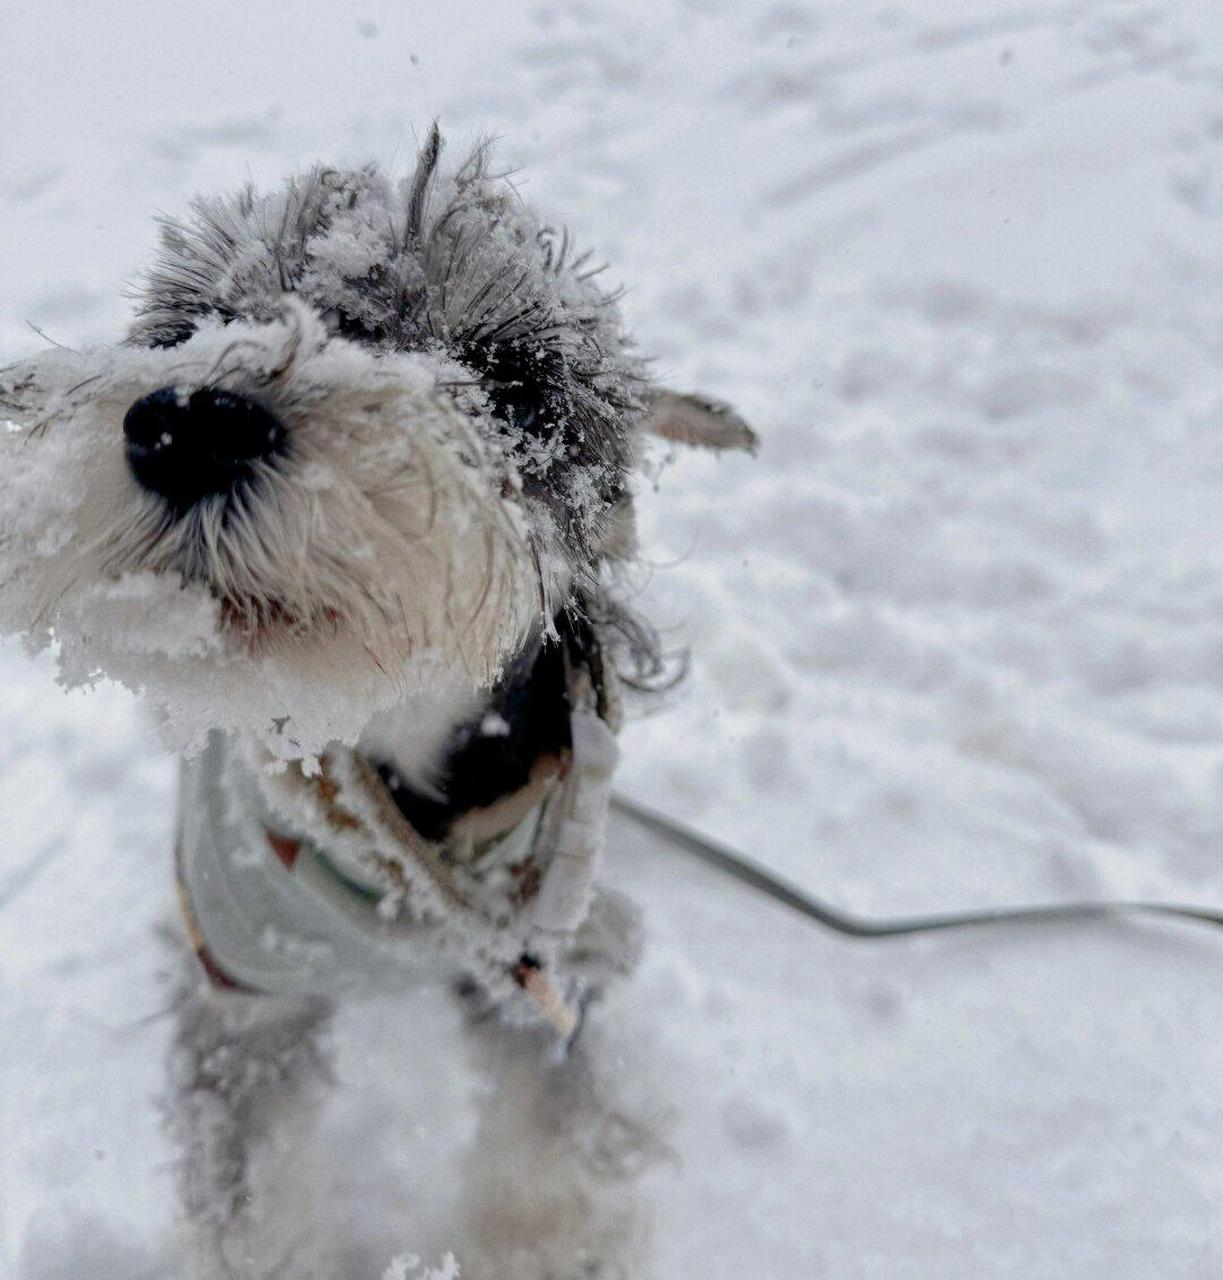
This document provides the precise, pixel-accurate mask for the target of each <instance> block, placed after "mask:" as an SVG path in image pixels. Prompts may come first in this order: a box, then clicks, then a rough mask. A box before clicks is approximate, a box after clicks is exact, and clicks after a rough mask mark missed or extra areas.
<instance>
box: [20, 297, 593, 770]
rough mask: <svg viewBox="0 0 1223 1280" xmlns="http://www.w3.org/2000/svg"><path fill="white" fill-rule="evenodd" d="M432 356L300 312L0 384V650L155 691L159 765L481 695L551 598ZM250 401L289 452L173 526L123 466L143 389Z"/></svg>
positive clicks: (556, 577)
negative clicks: (196, 390) (274, 421)
mask: <svg viewBox="0 0 1223 1280" xmlns="http://www.w3.org/2000/svg"><path fill="white" fill-rule="evenodd" d="M462 378H463V371H462V370H461V369H460V368H459V367H457V366H454V365H452V364H449V363H448V362H447V361H445V360H444V359H443V358H440V357H435V356H432V355H423V354H408V355H390V356H374V355H372V354H370V353H369V352H367V351H364V350H362V349H360V348H358V347H355V346H353V345H352V344H349V343H346V342H343V341H339V340H335V339H328V337H327V335H326V333H325V331H324V330H323V328H322V326H321V324H320V323H319V322H318V321H317V319H315V318H314V317H313V316H312V315H311V314H310V313H309V312H308V311H306V309H305V308H303V307H301V306H300V305H291V306H290V308H289V309H288V310H287V312H286V314H285V316H284V317H283V318H282V319H281V320H279V321H276V322H273V323H269V324H263V325H241V324H233V325H231V326H228V327H227V328H224V329H220V328H214V329H211V330H205V331H203V332H201V333H200V334H198V335H197V336H195V337H193V338H192V339H191V340H190V341H189V342H187V343H186V344H184V345H183V346H181V347H177V348H174V349H172V350H146V349H139V348H131V347H127V348H118V349H113V350H106V351H102V352H96V353H86V354H84V355H79V354H76V353H71V352H66V351H57V352H54V353H51V354H49V355H48V356H46V357H41V358H39V359H38V360H36V361H33V362H30V363H28V364H26V365H23V366H19V367H17V368H16V369H14V370H10V371H9V372H8V374H7V375H5V376H4V379H3V382H2V383H0V413H4V414H5V415H7V416H9V417H11V419H12V421H11V422H10V423H9V424H7V427H6V429H5V430H3V431H2V432H0V467H2V468H3V470H2V471H0V476H2V483H3V495H2V501H0V630H5V631H9V632H20V633H23V634H25V635H27V636H28V637H30V638H31V640H32V641H33V642H34V643H35V645H38V644H41V643H46V642H47V641H48V640H50V639H51V638H54V639H55V640H57V641H58V642H59V649H60V664H61V674H62V678H63V679H64V680H65V682H67V683H82V682H85V681H88V680H90V679H93V678H94V677H96V676H97V675H98V674H103V675H107V676H110V677H112V678H115V679H118V680H120V681H122V682H123V683H125V684H128V685H129V686H131V687H134V688H137V689H139V690H141V691H142V692H145V693H147V694H148V695H149V697H150V700H151V702H152V703H153V705H154V707H155V709H156V710H157V711H158V712H159V714H160V718H161V720H162V721H163V723H164V726H165V728H166V731H167V734H168V736H169V739H170V742H171V744H172V745H174V746H176V747H178V748H180V749H187V750H190V749H192V748H193V747H196V746H198V745H199V744H200V743H202V741H203V739H204V737H205V736H206V734H207V732H208V730H210V729H213V728H221V729H234V730H253V731H255V732H257V733H259V734H260V735H261V736H262V737H264V739H265V740H266V741H267V742H268V744H269V745H270V746H271V747H272V748H273V750H274V751H275V752H276V753H277V754H280V755H282V756H286V757H294V756H299V755H310V754H313V753H316V752H317V751H319V750H320V749H321V748H322V747H323V746H324V745H325V744H326V743H327V742H329V741H332V740H341V741H347V742H352V741H354V740H355V738H356V736H357V734H358V733H359V732H360V730H361V728H362V726H363V725H364V724H365V723H366V722H367V721H368V720H369V719H370V718H371V716H373V715H374V714H375V713H377V712H378V711H380V710H383V709H385V708H387V707H388V706H391V705H393V704H394V703H395V702H396V701H398V700H399V699H400V698H401V697H403V696H404V694H405V693H409V692H411V690H413V689H416V688H421V687H426V686H428V685H429V684H430V683H431V682H435V681H437V680H438V679H440V678H445V679H446V680H447V681H449V682H451V683H453V681H454V679H455V678H456V677H455V673H456V672H457V673H461V677H462V678H463V679H464V680H465V681H466V682H468V683H469V684H470V685H471V686H472V687H473V688H479V687H483V686H485V685H488V684H489V683H490V682H491V681H492V680H493V679H494V678H495V677H496V675H497V673H498V671H499V670H500V668H501V666H502V665H503V663H504V661H505V660H506V659H507V658H508V657H509V656H510V655H511V654H512V653H513V652H515V651H516V650H517V648H518V647H519V646H520V645H521V644H522V642H523V640H524V639H525V637H526V635H527V634H528V633H529V632H530V631H531V629H532V628H533V627H535V626H537V625H539V624H540V622H541V620H544V619H547V618H548V617H550V616H551V614H552V612H553V610H554V609H555V608H556V607H557V605H558V604H559V602H560V601H561V599H562V598H563V595H564V593H565V591H566V590H567V588H568V575H569V566H568V565H567V564H566V563H565V562H564V558H563V556H560V555H557V554H550V552H549V548H550V547H551V546H553V545H555V543H556V539H555V536H554V534H553V533H552V531H551V530H550V529H549V527H548V521H547V518H546V516H543V515H542V514H541V512H540V511H539V510H538V509H536V508H534V507H532V506H530V505H529V504H527V503H526V502H525V501H524V500H523V498H522V496H521V492H520V488H519V486H518V485H517V478H516V475H515V473H514V471H513V468H512V466H511V465H510V464H509V462H508V461H507V460H506V458H505V457H504V456H502V454H501V453H500V452H499V451H498V450H497V449H496V448H495V447H493V446H492V445H491V444H490V441H491V440H492V439H493V436H494V433H493V432H492V431H491V430H490V431H487V432H484V431H481V430H480V429H479V423H478V421H477V417H478V408H477V409H476V410H474V411H473V410H472V408H471V406H470V405H467V406H464V407H463V408H460V406H459V405H458V404H457V403H456V402H455V399H454V397H453V396H452V394H451V393H450V391H449V390H448V389H447V385H446V384H447V383H448V382H455V383H457V382H461V381H462ZM165 385H175V386H179V387H184V386H186V387H192V386H199V385H212V386H217V385H219V386H223V387H225V388H227V389H229V390H232V391H235V392H237V393H239V394H246V395H256V396H258V398H259V399H260V401H261V402H262V403H263V404H265V405H266V406H267V407H268V408H269V409H270V410H271V411H272V412H273V413H274V414H275V415H276V417H277V418H278V419H279V420H280V421H281V422H282V423H283V424H284V425H285V427H286V429H287V432H288V441H289V445H288V449H287V451H286V453H285V456H283V457H282V458H278V459H276V460H274V461H269V462H261V463H259V464H257V466H256V468H255V470H254V472H253V473H252V475H251V476H250V478H249V481H248V483H247V484H246V485H245V487H244V488H243V489H241V490H239V491H238V492H236V493H235V494H234V495H233V496H232V497H221V496H216V497H212V498H206V499H204V500H203V501H202V502H201V503H199V504H198V505H197V506H195V507H194V508H192V509H191V510H189V511H187V512H186V513H183V514H178V515H176V514H174V513H173V512H172V511H170V510H169V509H168V508H167V507H166V505H165V504H164V503H163V501H162V500H161V499H160V498H158V497H157V496H155V495H153V494H150V493H147V492H145V491H144V490H142V489H141V488H140V487H139V485H138V484H137V483H136V481H135V480H134V479H133V477H132V475H131V473H130V471H129V469H128V466H127V463H126V460H125V456H124V438H123V432H122V422H123V416H124V413H125V412H126V410H127V408H128V407H129V406H130V405H131V404H132V403H133V402H134V401H136V400H137V399H139V398H140V397H141V396H143V395H146V394H147V393H148V392H149V391H151V390H152V389H154V388H156V387H160V386H165Z"/></svg>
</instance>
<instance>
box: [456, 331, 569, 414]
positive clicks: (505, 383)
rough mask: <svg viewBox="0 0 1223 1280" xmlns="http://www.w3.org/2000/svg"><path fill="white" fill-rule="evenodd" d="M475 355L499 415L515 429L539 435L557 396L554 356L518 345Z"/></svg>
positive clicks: (475, 360)
mask: <svg viewBox="0 0 1223 1280" xmlns="http://www.w3.org/2000/svg"><path fill="white" fill-rule="evenodd" d="M473 356H474V359H473V363H476V364H477V366H478V367H479V368H480V371H481V373H482V374H483V379H482V381H483V383H484V389H485V391H487V392H488V398H489V401H490V403H491V404H492V409H493V412H494V413H495V414H496V415H497V417H498V418H500V419H501V421H502V422H504V423H505V424H506V426H508V427H510V428H511V429H512V430H514V431H517V432H522V433H523V434H526V435H539V434H540V433H541V432H542V431H543V429H544V428H545V427H546V426H547V425H548V419H549V417H550V415H549V409H550V407H551V405H552V402H553V401H554V400H555V398H556V392H555V390H554V385H555V382H556V376H555V375H556V370H555V369H554V368H553V359H554V358H553V357H551V356H550V355H549V353H547V352H545V351H537V350H530V349H526V348H523V347H518V346H503V347H498V348H496V349H494V350H493V351H491V352H482V353H479V354H478V355H476V354H475V353H473Z"/></svg>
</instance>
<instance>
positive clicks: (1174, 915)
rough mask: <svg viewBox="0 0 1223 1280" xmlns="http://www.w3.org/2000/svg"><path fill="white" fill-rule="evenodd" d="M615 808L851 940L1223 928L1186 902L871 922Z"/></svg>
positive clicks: (1072, 905) (642, 811)
mask: <svg viewBox="0 0 1223 1280" xmlns="http://www.w3.org/2000/svg"><path fill="white" fill-rule="evenodd" d="M611 803H612V808H613V809H615V810H617V811H618V812H619V813H622V814H624V816H625V817H627V818H629V819H630V820H631V821H633V822H635V823H636V824H637V825H638V826H639V827H641V828H643V829H644V830H646V831H650V832H652V833H653V834H654V835H656V836H660V837H661V838H662V839H663V841H664V843H665V844H666V845H667V846H668V847H669V848H671V849H675V850H678V851H679V852H681V853H686V854H689V855H690V856H691V857H694V858H697V859H698V860H700V861H701V862H704V863H705V864H706V865H707V866H711V867H714V868H715V869H716V870H718V871H721V872H723V873H724V874H725V875H728V876H730V877H731V878H732V879H734V880H737V881H738V882H739V883H740V884H743V885H746V886H747V887H748V888H749V889H754V890H755V891H756V892H757V893H761V894H763V895H764V896H765V897H767V898H771V899H773V901H774V902H779V903H781V904H782V906H785V907H789V908H790V909H791V910H793V911H797V912H798V913H799V914H800V915H802V916H805V917H806V918H807V919H809V920H814V921H815V922H816V923H817V924H821V925H823V926H824V927H825V928H826V929H831V930H832V931H833V932H834V933H839V934H842V935H843V936H845V937H847V938H867V939H872V938H901V937H905V936H907V935H910V934H916V933H938V932H942V931H945V930H948V929H976V928H981V927H984V926H987V925H1026V924H1087V923H1091V922H1096V921H1101V920H1133V919H1135V918H1141V917H1147V918H1162V919H1174V920H1188V921H1192V922H1194V923H1196V924H1209V925H1215V926H1223V908H1220V909H1219V910H1211V909H1210V908H1207V907H1195V906H1182V905H1179V904H1177V903H1170V902H1130V901H1117V902H1108V901H1103V902H1065V903H1056V904H1053V905H1050V906H1040V907H998V908H992V909H989V910H985V911H965V912H948V913H946V914H939V915H929V916H902V917H899V918H897V919H894V920H871V919H866V918H864V917H862V916H856V915H853V914H851V913H850V912H848V911H842V910H840V909H838V908H836V907H832V906H829V905H828V904H827V903H826V902H822V901H820V900H819V899H818V898H815V897H812V896H811V895H810V894H808V893H806V892H805V891H804V890H802V889H800V888H798V887H797V886H796V885H793V884H790V883H789V882H787V881H786V880H784V879H783V878H782V877H780V876H777V875H774V874H773V872H771V871H769V870H767V869H766V868H765V867H763V866H761V864H760V863H758V862H755V861H753V860H752V859H750V858H747V857H744V855H743V854H741V853H737V852H735V851H734V850H733V849H728V848H727V847H726V846H725V845H720V844H717V843H715V842H714V841H712V840H708V839H706V838H705V837H704V836H702V835H699V834H698V833H697V832H696V831H694V830H692V829H691V828H690V827H686V826H684V825H683V824H682V823H679V822H676V821H675V820H674V819H673V818H669V817H667V816H666V815H665V814H662V813H659V812H658V810H656V809H651V808H649V807H648V806H646V805H643V804H639V803H638V802H637V801H636V800H630V799H628V798H627V797H626V796H623V795H620V794H616V795H614V796H613V797H612V802H611Z"/></svg>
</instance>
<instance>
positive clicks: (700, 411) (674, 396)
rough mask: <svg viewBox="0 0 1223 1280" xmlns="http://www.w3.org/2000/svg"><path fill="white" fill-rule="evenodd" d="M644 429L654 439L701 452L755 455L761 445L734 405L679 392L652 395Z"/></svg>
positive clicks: (647, 404) (644, 421) (648, 398)
mask: <svg viewBox="0 0 1223 1280" xmlns="http://www.w3.org/2000/svg"><path fill="white" fill-rule="evenodd" d="M641 425H642V428H643V429H644V430H645V431H648V432H649V433H650V434H651V435H655V436H661V437H662V438H663V439H664V440H674V441H675V442H676V443H677V444H690V445H695V446H696V447H698V448H701V449H744V450H746V451H747V452H748V453H755V452H756V446H757V445H758V444H759V440H758V439H757V437H756V433H755V432H754V431H753V430H752V429H751V427H749V426H748V425H747V423H746V422H744V420H743V419H742V418H741V417H740V416H739V414H738V413H736V412H735V410H734V409H732V408H731V407H730V405H728V404H725V403H723V402H722V401H721V400H711V399H709V397H708V396H698V395H684V394H682V393H680V392H678V391H664V390H661V389H656V390H654V391H651V392H650V394H649V396H648V397H647V399H646V413H645V418H644V420H643V421H642V424H641Z"/></svg>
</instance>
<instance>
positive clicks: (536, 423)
mask: <svg viewBox="0 0 1223 1280" xmlns="http://www.w3.org/2000/svg"><path fill="white" fill-rule="evenodd" d="M485 386H486V387H487V389H488V398H489V400H490V401H491V402H492V406H493V412H494V413H495V414H496V415H497V417H498V418H500V419H501V420H502V422H504V423H505V424H506V426H507V427H510V428H511V429H512V430H514V431H521V432H523V433H524V434H527V435H534V434H536V433H537V432H538V430H539V427H540V425H541V423H540V418H541V417H542V412H541V409H540V403H539V399H538V391H537V390H536V389H535V388H532V387H528V386H525V385H524V384H522V383H486V384H485Z"/></svg>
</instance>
